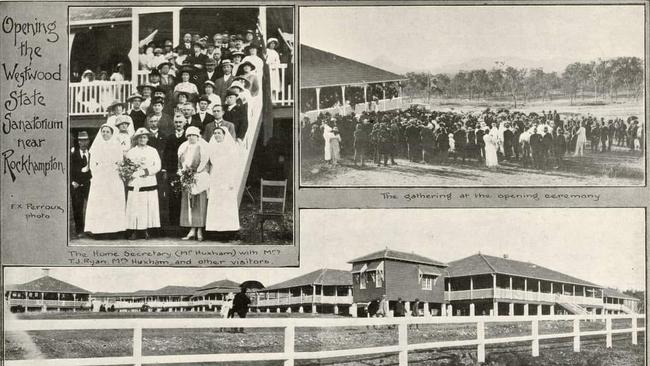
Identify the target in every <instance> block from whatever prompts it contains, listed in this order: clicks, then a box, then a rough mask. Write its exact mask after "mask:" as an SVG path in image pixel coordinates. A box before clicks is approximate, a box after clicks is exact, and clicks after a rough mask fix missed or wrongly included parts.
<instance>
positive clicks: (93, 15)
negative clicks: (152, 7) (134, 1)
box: [69, 6, 131, 22]
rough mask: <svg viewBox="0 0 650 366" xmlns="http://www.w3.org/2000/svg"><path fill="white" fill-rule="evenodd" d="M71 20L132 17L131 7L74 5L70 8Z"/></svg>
mask: <svg viewBox="0 0 650 366" xmlns="http://www.w3.org/2000/svg"><path fill="white" fill-rule="evenodd" d="M69 9H70V21H71V22H80V21H90V20H107V19H116V18H129V17H131V8H102V7H74V6H71V7H70V8H69Z"/></svg>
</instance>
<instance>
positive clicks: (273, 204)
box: [257, 179, 287, 242]
mask: <svg viewBox="0 0 650 366" xmlns="http://www.w3.org/2000/svg"><path fill="white" fill-rule="evenodd" d="M264 187H279V188H277V189H275V191H276V194H275V195H273V196H265V195H264ZM268 191H269V190H267V194H268V193H269V192H268ZM277 191H281V193H282V195H281V196H279V195H278V194H277ZM286 197H287V180H286V179H285V180H265V179H261V180H260V210H259V211H258V213H257V217H258V220H259V221H260V238H261V242H263V241H264V222H266V221H267V220H275V221H276V222H278V224H280V226H284V210H285V207H286Z"/></svg>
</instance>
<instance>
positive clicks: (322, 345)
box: [4, 313, 645, 366]
mask: <svg viewBox="0 0 650 366" xmlns="http://www.w3.org/2000/svg"><path fill="white" fill-rule="evenodd" d="M250 315H251V317H253V318H255V317H269V316H271V317H286V316H287V315H286V314H277V315H275V314H256V313H252V314H250ZM214 316H215V315H214V314H211V313H189V314H188V313H186V314H177V313H171V314H170V313H144V314H143V313H120V314H116V313H75V314H54V315H52V314H20V315H18V317H19V318H23V319H52V318H57V317H58V318H69V319H72V318H90V319H92V318H116V319H118V318H133V317H147V318H150V317H156V318H165V317H200V318H208V317H214ZM292 316H302V317H314V316H318V317H322V316H323V315H312V314H300V315H298V314H292ZM601 323H602V322H588V321H585V322H582V323H581V329H582V330H597V329H603V327H604V325H603V324H601ZM487 324H488V325H487V327H486V337H487V338H499V337H505V336H519V335H526V334H530V326H529V324H527V323H524V322H522V323H512V324H506V325H504V324H490V323H487ZM613 326H614V328H619V327H623V326H629V324H613ZM571 330H572V322H567V321H542V322H540V333H545V334H548V333H565V332H570V331H571ZM408 333H409V334H408V337H409V343H422V342H427V341H437V340H459V339H471V338H475V337H476V327H475V326H473V325H469V324H468V325H464V324H452V325H420V326H418V327H414V326H411V327H410V328H409V332H408ZM28 335H29V337H30V338H31V341H32V343H33V344H34V345H36V347H37V348H38V351H39V352H40V354H42V355H43V356H44V357H46V358H63V357H65V358H77V357H100V356H104V357H107V356H125V355H129V354H131V353H132V339H131V336H132V333H131V331H130V330H102V331H74V330H73V331H67V330H66V331H39V332H28ZM5 336H6V337H5V341H4V347H5V357H6V359H8V360H16V359H23V358H24V357H27V356H28V355H30V354H29V353H28V351H29V350H28V349H26V347H24V346H23V343H22V342H24V339H22V338H21V337H20V336H19V335H17V334H15V333H12V332H8V333H6V334H5ZM295 340H296V343H295V347H296V350H297V351H320V350H333V349H351V348H359V347H372V346H383V345H394V344H396V343H397V331H396V329H395V328H391V327H387V326H378V327H336V328H320V329H315V328H298V329H297V330H296V334H295ZM540 343H541V352H540V357H537V358H533V357H532V356H531V349H530V344H529V342H524V343H511V344H499V345H491V346H487V347H486V353H487V361H488V362H486V363H485V364H484V365H493V366H517V365H522V366H523V365H540V366H541V365H562V366H564V365H566V366H573V365H584V366H591V365H594V366H601V365H602V366H605V365H607V366H609V365H613V366H623V365H625V366H635V365H643V364H644V354H645V353H644V348H643V346H642V345H643V344H644V343H645V342H644V337H643V333H640V334H639V345H637V346H633V345H632V344H631V336H630V335H629V334H622V335H614V344H613V348H611V349H606V348H605V347H604V345H605V339H604V336H596V337H584V338H583V339H582V342H581V348H582V352H580V353H574V352H573V349H572V338H564V339H556V340H547V341H542V342H540ZM283 347H284V340H283V330H282V329H262V328H259V329H257V328H251V329H247V330H246V332H245V333H234V332H233V331H232V330H231V329H214V328H210V329H144V330H143V354H144V355H174V354H206V353H233V352H238V353H239V352H241V353H249V352H281V351H282V350H283ZM397 361H398V360H397V356H396V355H393V354H380V355H359V356H355V357H354V358H339V359H326V360H303V361H297V362H296V364H297V365H355V366H356V365H366V366H367V365H377V366H379V365H397V363H398V362H397ZM219 364H220V365H222V364H223V363H219ZM228 364H232V363H228ZM239 364H240V365H276V364H278V365H281V364H282V363H281V362H242V363H237V365H239ZM409 364H413V365H432V366H443V365H478V363H477V362H476V349H475V347H460V348H454V349H438V350H427V351H421V352H410V353H409ZM188 365H189V364H188ZM192 365H204V366H207V365H216V364H215V363H199V364H192Z"/></svg>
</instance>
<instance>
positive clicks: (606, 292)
mask: <svg viewBox="0 0 650 366" xmlns="http://www.w3.org/2000/svg"><path fill="white" fill-rule="evenodd" d="M603 296H604V297H613V298H617V299H626V300H636V301H641V300H639V299H637V298H636V297H634V296H630V295H626V294H624V293H622V292H620V291H618V290H617V289H615V288H611V287H607V288H604V289H603Z"/></svg>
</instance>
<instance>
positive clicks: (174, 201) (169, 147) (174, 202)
mask: <svg viewBox="0 0 650 366" xmlns="http://www.w3.org/2000/svg"><path fill="white" fill-rule="evenodd" d="M186 127H187V122H186V121H185V116H183V115H182V114H181V113H176V114H175V115H174V133H172V134H171V135H169V136H167V138H166V139H165V147H164V150H163V157H162V172H163V178H164V180H165V181H167V182H168V189H169V196H168V197H169V199H168V204H169V225H170V226H173V227H178V226H179V225H180V215H181V193H180V191H178V192H176V191H175V190H174V189H172V187H171V185H170V184H171V181H172V178H173V177H175V176H176V172H177V171H178V148H179V147H180V146H181V144H182V143H183V142H185V141H187V138H186V137H185V128H186Z"/></svg>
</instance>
